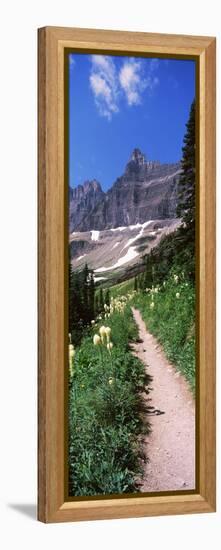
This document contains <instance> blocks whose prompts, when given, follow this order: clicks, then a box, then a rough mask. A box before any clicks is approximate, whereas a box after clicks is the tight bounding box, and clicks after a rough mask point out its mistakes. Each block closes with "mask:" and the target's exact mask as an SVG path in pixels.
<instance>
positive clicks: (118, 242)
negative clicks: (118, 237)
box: [113, 241, 120, 249]
mask: <svg viewBox="0 0 221 550" xmlns="http://www.w3.org/2000/svg"><path fill="white" fill-rule="evenodd" d="M119 244H120V241H117V242H116V243H115V244H114V246H113V249H114V248H116V246H118V245H119Z"/></svg>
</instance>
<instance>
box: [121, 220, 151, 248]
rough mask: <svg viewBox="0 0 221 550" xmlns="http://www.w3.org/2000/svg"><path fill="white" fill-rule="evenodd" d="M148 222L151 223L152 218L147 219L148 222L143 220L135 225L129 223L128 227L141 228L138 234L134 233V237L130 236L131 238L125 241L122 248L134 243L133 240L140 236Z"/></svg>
mask: <svg viewBox="0 0 221 550" xmlns="http://www.w3.org/2000/svg"><path fill="white" fill-rule="evenodd" d="M150 223H152V220H149V221H148V222H144V223H137V225H130V226H129V227H130V229H138V228H141V229H140V231H139V233H138V235H136V237H132V239H129V241H127V243H126V244H125V245H124V247H123V250H124V248H127V247H128V246H131V244H132V243H134V242H135V241H137V239H139V238H140V237H142V235H143V232H144V229H146V227H148V225H150ZM152 233H153V232H152Z"/></svg>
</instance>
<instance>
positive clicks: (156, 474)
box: [132, 308, 195, 492]
mask: <svg viewBox="0 0 221 550" xmlns="http://www.w3.org/2000/svg"><path fill="white" fill-rule="evenodd" d="M132 311H133V316H134V319H135V321H136V323H137V325H138V328H139V339H140V341H139V342H138V343H136V344H134V345H133V350H134V353H135V354H136V356H137V357H139V359H140V360H141V361H142V362H143V363H144V364H145V365H146V369H147V374H149V375H150V376H151V377H152V378H153V380H152V383H151V388H152V391H151V392H150V394H149V396H148V397H147V399H148V398H150V399H151V401H150V405H151V406H152V407H154V410H153V411H154V412H153V414H151V415H148V420H149V421H150V424H151V429H152V433H151V434H150V435H149V436H147V437H146V440H145V446H146V455H147V456H148V458H149V462H148V463H147V464H145V466H144V467H145V474H144V480H143V482H142V487H141V491H142V492H156V491H174V490H176V491H177V490H190V489H194V488H195V403H194V399H193V397H192V394H191V391H190V389H189V386H188V384H187V382H186V380H185V379H184V377H183V376H182V375H181V374H179V373H178V372H177V371H176V370H175V368H174V366H173V365H171V364H170V363H169V362H168V360H167V359H166V357H165V354H164V352H163V351H162V348H161V347H160V345H159V344H158V342H157V340H156V339H155V338H154V337H153V336H152V335H151V334H150V333H149V332H148V331H147V329H146V326H145V323H144V321H143V319H142V317H141V314H140V312H139V311H138V310H137V309H134V308H132ZM144 450H145V449H144Z"/></svg>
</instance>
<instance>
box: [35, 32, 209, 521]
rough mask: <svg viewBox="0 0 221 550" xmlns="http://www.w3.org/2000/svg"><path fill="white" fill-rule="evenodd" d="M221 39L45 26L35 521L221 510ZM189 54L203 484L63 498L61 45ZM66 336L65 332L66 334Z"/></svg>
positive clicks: (41, 39)
mask: <svg viewBox="0 0 221 550" xmlns="http://www.w3.org/2000/svg"><path fill="white" fill-rule="evenodd" d="M215 46H216V41H215V38H213V37H198V36H178V35H177V36H176V35H166V34H149V33H137V32H121V31H104V30H88V29H78V28H76V29H75V28H58V27H45V28H42V29H39V52H38V55H39V76H38V89H39V95H38V97H39V115H38V120H39V135H38V146H39V165H38V166H39V168H38V172H39V174H38V181H39V226H38V227H39V256H38V257H39V370H38V411H39V413H38V421H39V439H38V519H39V520H40V521H43V522H62V521H80V520H92V519H109V518H128V517H139V516H153V515H166V514H168V515H169V514H170V515H171V514H186V513H195V512H198V513H201V512H213V511H215V506H216V504H215V502H216V497H215V483H216V466H215ZM65 48H74V49H76V50H77V51H81V52H87V51H96V52H98V53H104V52H112V53H114V52H118V53H119V52H122V53H130V54H134V53H136V54H138V53H139V54H140V55H142V54H145V53H146V54H147V53H150V52H151V53H153V54H154V55H155V56H157V55H159V56H160V55H165V54H166V55H169V56H181V57H182V56H184V57H188V56H193V57H195V59H196V60H197V62H198V87H199V90H198V91H199V137H198V147H199V152H198V153H199V154H198V177H199V220H198V224H199V225H198V227H199V247H198V283H199V304H198V359H199V365H200V374H199V407H198V422H199V442H198V444H199V483H198V487H197V490H196V491H195V492H193V493H192V494H183V495H182V494H173V495H166V496H165V495H156V496H152V495H150V496H133V498H125V497H124V498H120V497H119V498H104V499H99V498H97V499H96V498H94V499H85V500H75V501H70V500H68V498H67V497H66V496H65V495H66V490H65V430H66V427H65V410H66V409H65V406H66V395H65V383H64V380H65V377H64V372H65V364H66V360H67V349H68V329H67V319H66V315H65V308H66V306H67V304H66V297H65V296H66V294H65V293H66V285H67V263H68V262H67V247H66V246H65V238H64V237H65V235H66V221H65V220H66V218H65V208H67V190H66V186H65V178H66V174H65V147H64V142H65V134H64V109H65V104H64V50H65ZM64 335H66V336H64Z"/></svg>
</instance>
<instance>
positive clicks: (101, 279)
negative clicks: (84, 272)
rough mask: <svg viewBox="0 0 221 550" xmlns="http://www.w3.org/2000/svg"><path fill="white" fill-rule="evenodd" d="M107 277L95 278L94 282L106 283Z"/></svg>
mask: <svg viewBox="0 0 221 550" xmlns="http://www.w3.org/2000/svg"><path fill="white" fill-rule="evenodd" d="M106 278H107V277H94V282H95V283H97V282H98V281H105V280H106Z"/></svg>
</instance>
